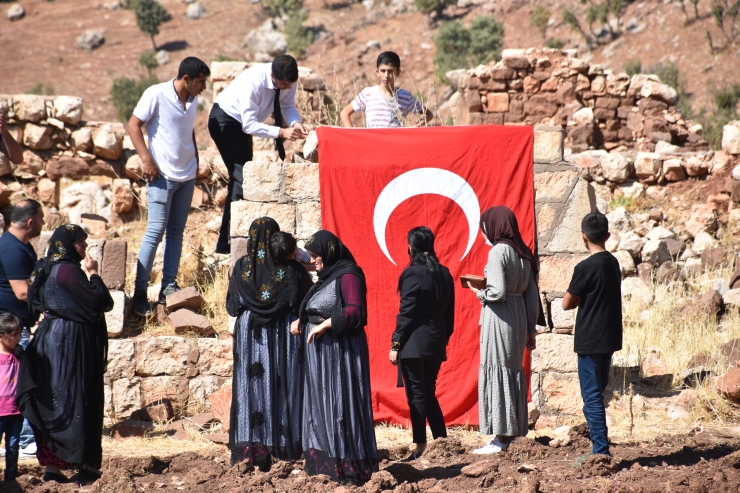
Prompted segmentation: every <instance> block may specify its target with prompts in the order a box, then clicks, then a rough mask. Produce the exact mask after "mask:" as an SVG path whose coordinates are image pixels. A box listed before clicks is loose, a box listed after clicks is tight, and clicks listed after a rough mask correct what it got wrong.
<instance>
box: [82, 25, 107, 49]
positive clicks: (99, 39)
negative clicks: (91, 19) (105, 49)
mask: <svg viewBox="0 0 740 493" xmlns="http://www.w3.org/2000/svg"><path fill="white" fill-rule="evenodd" d="M103 43H105V34H103V31H99V30H96V29H88V30H87V31H85V32H84V33H82V34H80V35H79V36H78V37H77V39H76V40H75V46H76V47H77V48H79V49H81V50H85V51H92V50H94V49H95V48H98V47H99V46H101V45H102V44H103Z"/></svg>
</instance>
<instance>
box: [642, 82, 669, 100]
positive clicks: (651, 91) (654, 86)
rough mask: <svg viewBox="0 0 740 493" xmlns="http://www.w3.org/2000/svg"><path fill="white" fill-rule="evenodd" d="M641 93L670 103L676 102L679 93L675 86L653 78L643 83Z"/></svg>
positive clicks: (643, 95)
mask: <svg viewBox="0 0 740 493" xmlns="http://www.w3.org/2000/svg"><path fill="white" fill-rule="evenodd" d="M640 95H641V96H642V97H643V98H651V99H658V100H661V101H664V102H666V103H668V104H676V100H677V99H678V94H677V93H676V90H675V89H674V88H672V87H671V86H669V85H667V84H662V83H660V82H655V81H653V80H647V81H645V82H644V83H643V84H642V88H641V89H640Z"/></svg>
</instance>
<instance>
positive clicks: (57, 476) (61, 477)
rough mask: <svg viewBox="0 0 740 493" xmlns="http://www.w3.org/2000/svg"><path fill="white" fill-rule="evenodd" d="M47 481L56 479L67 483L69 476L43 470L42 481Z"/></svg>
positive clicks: (58, 481)
mask: <svg viewBox="0 0 740 493" xmlns="http://www.w3.org/2000/svg"><path fill="white" fill-rule="evenodd" d="M49 481H56V482H57V483H69V478H68V477H67V476H65V475H64V474H59V473H57V472H45V473H44V483H48V482H49Z"/></svg>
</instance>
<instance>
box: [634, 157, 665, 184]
mask: <svg viewBox="0 0 740 493" xmlns="http://www.w3.org/2000/svg"><path fill="white" fill-rule="evenodd" d="M660 170H661V165H660V156H659V155H658V154H657V153H654V152H638V153H637V157H636V158H635V174H636V175H637V177H638V178H639V179H640V180H642V181H645V182H647V183H653V182H655V181H656V180H657V179H658V176H660Z"/></svg>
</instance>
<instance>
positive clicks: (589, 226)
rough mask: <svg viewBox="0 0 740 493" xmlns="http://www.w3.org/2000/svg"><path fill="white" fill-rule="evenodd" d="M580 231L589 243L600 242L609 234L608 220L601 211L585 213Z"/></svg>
mask: <svg viewBox="0 0 740 493" xmlns="http://www.w3.org/2000/svg"><path fill="white" fill-rule="evenodd" d="M581 232H582V233H583V234H585V235H586V238H588V241H590V242H591V243H602V242H604V241H606V237H607V235H608V234H609V220H608V219H607V218H606V216H605V215H604V214H602V213H601V212H592V213H590V214H586V216H585V217H584V218H583V221H581Z"/></svg>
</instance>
